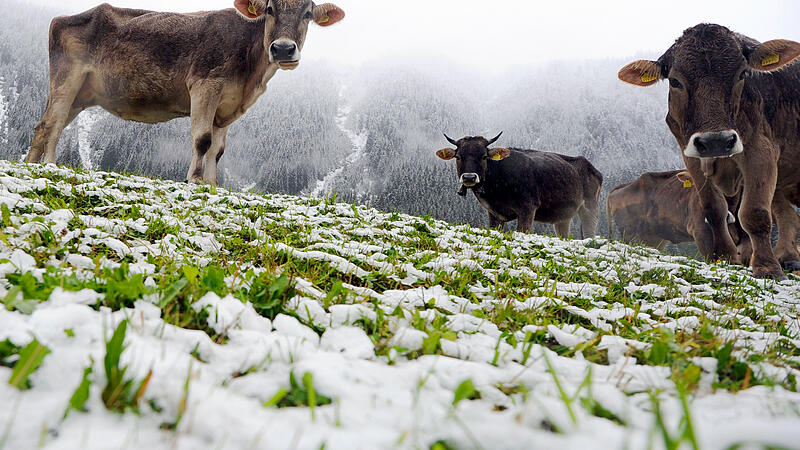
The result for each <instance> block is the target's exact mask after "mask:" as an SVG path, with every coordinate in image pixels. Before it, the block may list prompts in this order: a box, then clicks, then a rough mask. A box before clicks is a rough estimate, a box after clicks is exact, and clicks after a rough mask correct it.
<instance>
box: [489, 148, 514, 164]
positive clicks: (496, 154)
mask: <svg viewBox="0 0 800 450" xmlns="http://www.w3.org/2000/svg"><path fill="white" fill-rule="evenodd" d="M509 155H511V150H509V149H507V148H503V147H497V148H493V149H491V150H489V158H491V159H492V160H494V161H500V160H503V159H506V158H508V156H509Z"/></svg>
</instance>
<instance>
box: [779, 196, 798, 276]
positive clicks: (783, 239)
mask: <svg viewBox="0 0 800 450" xmlns="http://www.w3.org/2000/svg"><path fill="white" fill-rule="evenodd" d="M772 214H773V215H774V217H775V222H776V223H777V224H778V244H777V245H776V246H775V256H776V257H777V258H778V261H779V262H780V263H781V266H783V268H784V269H786V270H791V271H797V270H800V253H798V251H797V246H796V244H795V243H796V242H797V234H798V232H800V217H798V215H797V212H795V210H794V208H792V205H791V204H790V203H789V200H787V199H786V197H785V196H784V195H783V193H781V192H775V197H773V198H772Z"/></svg>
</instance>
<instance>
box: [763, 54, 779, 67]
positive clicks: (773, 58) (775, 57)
mask: <svg viewBox="0 0 800 450" xmlns="http://www.w3.org/2000/svg"><path fill="white" fill-rule="evenodd" d="M779 62H781V55H779V54H777V53H773V54H771V55H767V56H765V57H764V59H762V60H761V65H762V66H764V67H767V66H771V65H773V64H778V63H779Z"/></svg>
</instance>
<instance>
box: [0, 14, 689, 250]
mask: <svg viewBox="0 0 800 450" xmlns="http://www.w3.org/2000/svg"><path fill="white" fill-rule="evenodd" d="M22 6H23V4H22V3H17V2H15V1H11V2H9V3H6V4H5V8H4V14H3V15H2V16H0V158H3V159H9V160H20V159H21V158H23V157H24V155H25V154H26V152H27V150H28V147H29V145H30V142H31V138H32V135H33V129H34V127H35V125H36V123H37V122H38V120H39V119H40V118H41V115H42V112H43V111H44V107H45V103H46V100H47V86H48V63H47V30H48V26H49V22H50V20H51V18H52V17H54V16H56V15H59V14H61V13H62V11H59V10H57V9H49V8H41V7H37V6H31V5H27V4H26V5H24V6H25V7H24V8H23V7H22ZM323 38H324V36H323V35H322V33H309V38H308V42H307V45H308V46H313V45H314V40H315V39H323ZM627 62H629V61H628V60H627V59H626V60H622V59H608V60H592V61H579V62H565V61H557V62H552V63H543V64H539V65H536V66H530V67H526V68H518V69H515V70H512V71H507V72H504V73H499V74H497V73H489V74H484V73H481V71H480V70H479V68H480V65H481V64H485V62H481V63H477V62H476V65H475V66H473V67H466V66H458V65H452V66H450V65H448V64H447V62H446V61H438V62H434V63H426V64H422V63H412V62H404V61H398V60H396V59H389V58H386V59H385V60H381V59H376V60H374V62H372V63H369V64H365V65H362V66H358V67H352V66H347V65H344V64H341V65H337V64H335V63H333V62H325V61H319V60H317V61H315V60H306V61H303V63H302V64H301V65H300V67H299V68H298V69H297V70H295V71H292V72H280V73H278V74H277V75H276V76H275V77H274V78H273V79H272V80H271V81H270V82H269V84H268V88H267V92H266V93H265V94H264V95H263V96H262V97H261V99H260V100H259V101H258V103H256V105H255V106H254V107H253V108H251V109H250V110H249V111H248V113H247V114H246V115H245V116H244V117H243V118H241V119H240V120H238V121H237V122H236V123H235V124H234V125H233V126H232V127H231V129H230V132H229V135H228V141H227V142H228V144H227V147H226V152H225V156H224V157H223V158H222V160H221V163H220V184H221V185H222V186H225V187H229V188H231V189H253V190H255V191H261V192H276V193H286V194H297V195H304V196H308V195H312V194H314V195H325V193H327V192H330V191H335V192H336V193H337V196H338V197H337V198H338V199H339V200H344V201H349V202H357V203H360V204H366V205H369V206H374V207H377V208H379V209H382V210H387V211H399V212H405V213H410V214H415V215H430V216H433V217H436V218H440V219H444V220H447V221H449V222H453V223H470V224H472V225H476V226H486V224H487V219H486V213H485V212H484V210H483V209H482V208H481V207H480V206H479V205H478V202H477V201H476V200H475V198H474V197H473V196H472V195H469V196H467V197H466V198H462V197H458V196H457V195H456V191H457V190H458V183H457V180H456V174H455V167H454V163H452V162H450V163H447V162H444V161H441V160H439V159H438V158H436V156H435V154H434V152H435V151H436V150H438V149H440V148H442V147H445V146H447V145H448V144H447V142H446V141H445V140H444V137H443V136H442V132H445V133H447V134H448V135H450V136H451V137H453V138H456V139H458V138H460V137H463V136H465V135H485V136H487V137H488V136H494V135H496V134H497V133H499V132H500V131H503V132H504V134H503V137H502V138H501V140H500V141H498V143H497V145H502V146H506V147H521V148H533V149H538V150H545V151H552V152H557V153H563V154H567V155H582V156H585V157H586V158H588V159H589V160H590V161H591V162H592V163H593V164H594V165H595V166H596V167H597V168H598V169H599V170H600V171H601V172H602V173H603V175H604V177H605V180H604V186H603V193H602V197H601V202H603V203H602V204H603V205H604V202H605V196H606V194H607V193H608V192H609V191H610V190H611V189H613V187H615V186H617V185H618V184H621V183H625V182H629V181H632V180H634V179H635V178H637V177H638V176H639V175H640V174H641V173H642V172H645V171H659V170H669V169H675V168H679V167H682V164H683V163H682V160H681V158H680V153H679V150H678V148H677V144H676V143H675V141H674V139H673V137H672V135H671V134H670V133H669V130H668V129H667V127H666V125H665V123H664V117H665V115H666V107H667V105H666V85H659V86H657V87H654V88H649V89H637V88H635V87H631V86H627V85H624V84H623V83H622V82H620V81H618V80H617V77H616V72H617V70H618V69H619V68H620V67H621V66H622V65H624V64H625V63H627ZM189 128H190V127H189V120H188V119H178V120H173V121H171V122H168V123H163V124H159V125H145V124H138V123H134V122H127V121H123V120H121V119H118V118H116V117H113V116H111V115H110V114H108V113H106V112H105V111H103V110H101V109H99V108H94V109H91V110H87V111H84V112H83V113H81V115H80V116H79V117H78V118H77V119H76V120H75V121H74V122H73V123H72V125H70V126H69V127H68V128H67V129H66V130H65V132H64V134H63V136H62V138H61V141H60V143H59V147H58V157H57V161H58V163H59V164H67V165H71V166H76V167H84V168H93V169H101V170H109V171H121V172H133V173H138V174H144V175H148V176H154V177H163V178H168V179H174V180H184V179H185V178H186V171H187V169H188V166H189V161H190V156H191V151H190V148H191V144H190V139H189V136H190V129H189ZM601 210H604V208H603V207H601ZM606 229H607V227H606V218H605V213H604V212H602V213H601V217H600V223H599V226H598V231H599V232H601V233H603V234H605V230H606ZM535 231H537V232H540V233H547V234H552V228H551V227H550V226H549V225H541V224H538V225H537V226H536V227H535ZM572 231H573V233H574V234H575V235H576V236H577V235H580V232H579V228H578V227H577V221H576V222H575V223H573V228H572Z"/></svg>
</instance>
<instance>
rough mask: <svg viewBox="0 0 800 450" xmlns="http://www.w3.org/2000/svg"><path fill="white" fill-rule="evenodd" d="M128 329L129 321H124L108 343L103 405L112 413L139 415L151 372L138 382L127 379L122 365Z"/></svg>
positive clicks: (104, 363)
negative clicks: (140, 403)
mask: <svg viewBox="0 0 800 450" xmlns="http://www.w3.org/2000/svg"><path fill="white" fill-rule="evenodd" d="M127 329H128V321H127V320H123V321H122V322H120V324H119V326H117V328H116V329H115V330H114V334H113V335H112V336H111V339H110V340H108V341H106V356H105V358H104V359H103V368H104V369H105V375H106V386H105V387H104V388H103V392H102V394H101V395H102V399H103V404H105V405H106V408H108V409H109V410H111V411H114V412H118V413H124V412H125V411H128V410H131V411H133V412H135V413H137V414H138V413H139V402H140V401H141V399H142V397H143V396H144V393H145V391H146V390H147V385H148V383H149V382H150V377H151V376H152V375H153V372H152V371H150V372H149V373H148V374H147V376H146V377H145V378H144V379H143V380H141V381H139V382H137V381H135V380H132V379H129V378H126V377H125V373H126V372H127V370H128V367H127V366H121V365H120V358H121V357H122V352H124V351H125V334H126V332H127Z"/></svg>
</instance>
